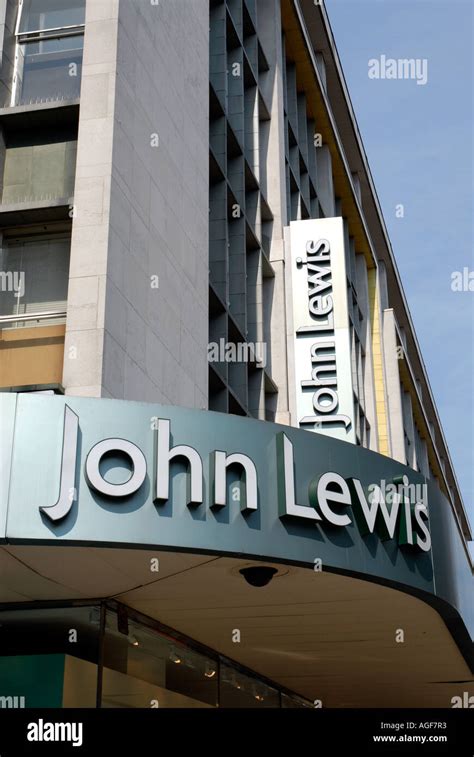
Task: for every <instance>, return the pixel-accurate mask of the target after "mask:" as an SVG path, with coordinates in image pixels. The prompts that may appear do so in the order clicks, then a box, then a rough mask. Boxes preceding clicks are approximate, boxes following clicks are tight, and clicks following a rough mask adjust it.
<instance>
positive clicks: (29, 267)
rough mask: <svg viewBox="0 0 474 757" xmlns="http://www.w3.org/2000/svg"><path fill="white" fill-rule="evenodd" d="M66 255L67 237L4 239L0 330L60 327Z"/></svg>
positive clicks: (0, 262) (0, 258)
mask: <svg viewBox="0 0 474 757" xmlns="http://www.w3.org/2000/svg"><path fill="white" fill-rule="evenodd" d="M69 252H70V235H69V233H66V234H65V233H63V234H55V235H48V236H45V237H42V236H37V237H29V238H24V239H15V238H12V239H4V241H3V244H2V249H1V251H0V328H18V327H20V326H44V325H51V324H54V323H64V320H65V317H66V301H67V289H68V276H69ZM22 316H24V317H23V318H22Z"/></svg>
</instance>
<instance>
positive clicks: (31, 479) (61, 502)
mask: <svg viewBox="0 0 474 757" xmlns="http://www.w3.org/2000/svg"><path fill="white" fill-rule="evenodd" d="M0 413H1V415H2V434H1V435H0V472H1V476H0V482H1V485H0V540H3V541H6V542H8V543H13V544H14V543H17V544H49V545H54V544H58V545H61V546H67V545H71V546H73V545H82V546H87V545H88V546H91V547H120V546H126V547H127V548H129V549H132V548H135V549H137V548H146V549H151V550H156V549H158V550H171V551H174V552H179V551H185V552H192V553H205V554H217V555H222V556H225V555H238V556H241V557H246V558H248V559H265V560H271V561H276V562H278V561H280V562H283V563H285V564H291V563H297V564H300V565H308V566H311V567H313V566H314V561H315V559H316V558H318V559H320V560H321V562H322V564H323V566H324V569H325V570H336V571H339V572H346V573H348V574H351V575H355V576H358V575H359V576H364V575H370V576H379V577H380V578H381V579H383V580H386V581H391V582H394V583H399V584H406V585H410V586H414V587H416V588H417V589H423V590H427V591H432V590H433V564H432V560H431V549H430V544H431V539H432V524H431V515H432V511H433V507H435V508H436V509H437V510H439V509H440V505H439V498H440V494H439V493H438V492H437V490H436V487H433V485H432V484H429V483H428V489H427V492H428V495H427V498H424V501H423V502H413V501H412V502H408V501H405V500H406V499H407V498H406V497H404V496H403V491H402V492H401V493H399V494H398V496H397V495H396V496H394V497H392V501H387V499H386V497H385V496H384V491H386V490H387V484H389V483H391V482H394V483H395V484H396V485H397V487H400V484H401V483H402V482H403V476H405V475H406V476H407V479H406V481H407V483H410V484H415V485H418V490H420V487H421V485H423V484H425V483H426V479H425V478H424V477H423V476H421V475H420V474H418V473H416V472H415V471H409V470H408V469H407V468H406V466H402V465H400V464H399V463H397V462H395V461H392V460H390V459H388V458H387V457H384V456H382V455H378V454H375V453H373V452H370V451H368V450H365V449H362V448H359V447H356V446H355V445H352V444H346V443H344V442H341V441H339V440H336V439H331V438H329V437H323V436H322V435H319V434H311V433H308V432H307V431H304V430H299V429H295V428H290V427H287V426H282V425H278V424H274V423H266V422H261V421H255V420H252V419H250V418H240V417H237V416H228V415H224V414H222V413H212V412H205V411H199V410H187V409H184V408H175V407H163V406H160V405H150V404H145V403H137V402H124V401H120V400H107V399H90V398H79V397H54V396H53V397H48V396H44V395H43V396H41V395H26V394H23V395H14V394H6V395H0ZM383 481H385V490H383V488H382V482H383ZM397 492H400V488H397ZM433 502H434V505H433ZM427 505H428V508H429V516H428V508H427Z"/></svg>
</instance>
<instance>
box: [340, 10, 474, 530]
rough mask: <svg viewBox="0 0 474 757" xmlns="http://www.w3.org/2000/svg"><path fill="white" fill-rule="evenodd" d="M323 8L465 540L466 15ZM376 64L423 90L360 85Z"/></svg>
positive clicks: (469, 51)
mask: <svg viewBox="0 0 474 757" xmlns="http://www.w3.org/2000/svg"><path fill="white" fill-rule="evenodd" d="M325 5H326V9H327V12H328V15H329V18H330V21H331V26H332V29H333V33H334V37H335V40H336V45H337V48H338V51H339V56H340V58H341V61H342V65H343V69H344V74H345V77H346V81H347V85H348V88H349V92H350V95H351V99H352V103H353V106H354V110H355V113H356V117H357V121H358V124H359V128H360V131H361V134H362V139H363V142H364V145H365V149H366V152H367V156H368V160H369V163H370V167H371V170H372V175H373V177H374V182H375V185H376V188H377V193H378V196H379V199H380V203H381V206H382V210H383V213H384V217H385V222H386V224H387V228H388V231H389V235H390V239H391V241H392V246H393V250H394V253H395V257H396V260H397V263H398V268H399V271H400V275H401V278H402V282H403V286H404V289H405V293H406V296H407V299H408V304H409V307H410V311H411V314H412V318H413V322H414V324H415V329H416V332H417V335H418V340H419V342H420V346H421V350H422V353H423V356H424V361H425V365H426V368H427V371H428V375H429V378H430V383H431V387H432V390H433V393H434V396H435V400H436V403H437V407H438V412H439V415H440V418H441V422H442V425H443V429H444V432H445V436H446V439H447V442H448V446H449V449H450V452H451V457H452V459H453V463H454V467H455V470H456V473H457V477H458V481H459V484H460V487H461V490H462V493H463V497H464V501H465V504H466V507H467V510H468V513H469V517H470V521H471V526H472V527H473V529H474V504H473V503H474V473H473V469H474V453H473V449H474V413H473V404H474V403H473V370H474V292H469V291H467V292H453V291H452V290H451V274H452V272H453V271H462V270H463V268H464V267H467V268H468V269H469V271H474V252H473V241H474V204H473V194H474V167H473V158H474V150H473V130H474V127H473V92H474V82H473V69H474V64H473V46H474V45H473V36H474V33H473V16H474V12H473V10H474V4H473V3H472V0H449V2H445V0H326V2H325ZM381 55H385V56H386V57H387V58H395V59H398V58H415V59H416V58H419V59H426V60H427V63H428V69H427V70H428V81H427V83H426V84H425V85H424V86H422V85H418V84H417V83H416V81H414V80H396V79H385V80H382V79H370V78H369V76H368V68H369V66H368V61H369V60H370V59H373V58H378V59H379V60H380V56H381ZM400 203H401V204H403V206H404V218H397V217H396V214H395V209H396V206H397V205H398V204H400Z"/></svg>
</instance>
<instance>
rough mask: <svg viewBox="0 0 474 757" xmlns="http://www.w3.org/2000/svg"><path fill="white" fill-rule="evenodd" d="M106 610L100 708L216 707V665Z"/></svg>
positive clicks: (188, 649)
mask: <svg viewBox="0 0 474 757" xmlns="http://www.w3.org/2000/svg"><path fill="white" fill-rule="evenodd" d="M127 626H128V627H127V628H126V629H124V628H122V629H121V630H119V623H118V616H117V614H116V613H115V612H112V611H107V619H106V628H105V640H104V668H103V678H102V707H147V708H150V707H151V708H153V707H186V708H189V707H192V708H194V707H216V706H217V680H218V674H217V663H216V662H215V661H214V660H211V659H210V658H208V657H206V656H205V655H202V654H199V653H197V652H195V651H194V650H192V649H190V648H189V647H187V646H184V645H182V644H180V643H179V642H176V641H174V640H173V639H169V638H167V637H166V636H163V635H162V634H160V633H158V632H156V631H154V630H152V629H150V628H147V627H146V626H143V625H142V624H138V623H135V622H133V621H131V620H129V621H128V623H127Z"/></svg>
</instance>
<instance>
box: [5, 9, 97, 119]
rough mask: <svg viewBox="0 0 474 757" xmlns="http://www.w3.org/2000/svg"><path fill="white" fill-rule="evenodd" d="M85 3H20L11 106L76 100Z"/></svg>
mask: <svg viewBox="0 0 474 757" xmlns="http://www.w3.org/2000/svg"><path fill="white" fill-rule="evenodd" d="M84 20H85V0H22V2H21V3H20V7H19V13H18V23H17V30H16V35H17V53H16V61H15V74H14V82H13V102H12V104H13V105H23V104H27V103H32V102H44V101H48V100H72V99H76V98H77V97H79V93H80V87H81V73H82V50H83V42H84Z"/></svg>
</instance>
